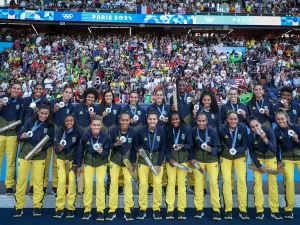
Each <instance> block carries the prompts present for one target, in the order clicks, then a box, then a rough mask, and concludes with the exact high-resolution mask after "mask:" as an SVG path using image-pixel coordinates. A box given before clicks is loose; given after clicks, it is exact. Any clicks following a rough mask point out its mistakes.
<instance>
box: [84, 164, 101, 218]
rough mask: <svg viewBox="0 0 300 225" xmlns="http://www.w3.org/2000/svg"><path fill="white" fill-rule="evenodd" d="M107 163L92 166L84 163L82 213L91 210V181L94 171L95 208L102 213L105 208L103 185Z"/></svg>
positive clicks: (92, 180) (92, 181)
mask: <svg viewBox="0 0 300 225" xmlns="http://www.w3.org/2000/svg"><path fill="white" fill-rule="evenodd" d="M106 170H107V165H103V166H98V167H92V166H88V165H84V193H83V206H84V213H86V212H91V211H92V203H93V183H94V173H95V171H96V208H97V212H101V213H104V209H105V187H104V180H105V177H106Z"/></svg>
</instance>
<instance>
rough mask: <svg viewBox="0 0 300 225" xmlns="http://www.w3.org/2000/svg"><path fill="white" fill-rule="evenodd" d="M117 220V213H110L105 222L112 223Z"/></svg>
mask: <svg viewBox="0 0 300 225" xmlns="http://www.w3.org/2000/svg"><path fill="white" fill-rule="evenodd" d="M115 218H116V213H115V212H110V213H108V215H107V217H106V218H105V220H108V221H112V220H113V219H115Z"/></svg>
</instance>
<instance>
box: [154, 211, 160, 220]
mask: <svg viewBox="0 0 300 225" xmlns="http://www.w3.org/2000/svg"><path fill="white" fill-rule="evenodd" d="M153 218H154V220H161V219H162V217H161V215H160V211H158V210H156V211H154V212H153Z"/></svg>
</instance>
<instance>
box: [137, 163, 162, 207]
mask: <svg viewBox="0 0 300 225" xmlns="http://www.w3.org/2000/svg"><path fill="white" fill-rule="evenodd" d="M138 174H139V208H140V210H144V211H146V210H147V208H148V179H149V176H152V181H153V206H152V208H153V211H157V210H158V211H160V207H161V204H162V176H163V167H162V166H161V167H160V172H159V174H158V176H155V175H154V174H153V172H152V170H151V169H150V168H149V167H148V166H146V165H143V164H139V165H138Z"/></svg>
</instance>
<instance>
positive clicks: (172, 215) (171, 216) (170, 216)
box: [166, 212, 174, 220]
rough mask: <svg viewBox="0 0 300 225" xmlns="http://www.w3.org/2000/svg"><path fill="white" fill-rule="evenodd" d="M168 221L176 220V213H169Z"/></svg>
mask: <svg viewBox="0 0 300 225" xmlns="http://www.w3.org/2000/svg"><path fill="white" fill-rule="evenodd" d="M166 220H174V213H173V212H168V213H167V216H166Z"/></svg>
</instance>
